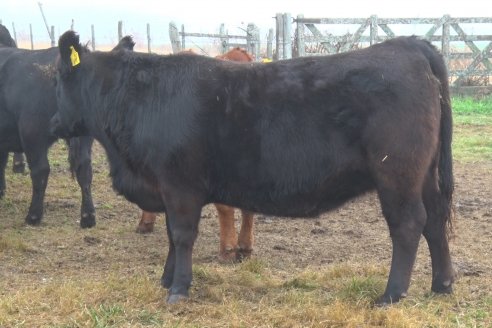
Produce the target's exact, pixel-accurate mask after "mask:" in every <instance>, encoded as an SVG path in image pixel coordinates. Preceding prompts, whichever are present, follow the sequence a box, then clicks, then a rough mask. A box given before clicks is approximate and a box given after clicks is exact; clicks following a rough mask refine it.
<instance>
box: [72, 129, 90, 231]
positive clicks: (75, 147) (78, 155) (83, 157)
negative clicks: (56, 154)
mask: <svg viewBox="0 0 492 328" xmlns="http://www.w3.org/2000/svg"><path fill="white" fill-rule="evenodd" d="M92 143H93V139H92V138H89V137H80V138H73V139H70V141H69V156H70V166H71V169H72V172H74V173H75V175H76V177H77V183H78V184H79V186H80V191H81V193H82V204H81V206H80V227H82V228H91V227H93V226H95V225H96V210H95V209H94V203H93V201H92V192H91V185H92V161H91V156H92V155H91V153H92Z"/></svg>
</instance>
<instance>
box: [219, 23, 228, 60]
mask: <svg viewBox="0 0 492 328" xmlns="http://www.w3.org/2000/svg"><path fill="white" fill-rule="evenodd" d="M219 34H220V53H221V54H222V55H223V54H225V53H226V52H227V49H228V48H229V38H228V36H227V32H226V30H225V25H224V23H222V24H220V29H219Z"/></svg>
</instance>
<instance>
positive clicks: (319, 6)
mask: <svg viewBox="0 0 492 328" xmlns="http://www.w3.org/2000/svg"><path fill="white" fill-rule="evenodd" d="M38 2H41V3H42V4H43V9H44V12H45V15H46V18H47V20H48V23H49V24H50V25H54V26H55V34H56V38H58V36H59V34H61V33H63V32H64V31H65V30H67V29H69V28H70V24H71V20H72V19H74V21H75V28H74V29H75V30H76V31H77V32H78V33H79V34H80V36H81V40H82V41H88V40H89V39H90V26H91V24H94V26H95V30H96V43H100V44H112V43H116V41H117V23H118V21H119V20H122V21H123V24H124V25H123V26H124V34H130V35H133V36H134V38H135V39H136V41H137V43H139V42H141V43H145V42H146V24H147V23H150V25H151V35H152V40H153V44H156V45H158V44H165V43H169V36H168V25H169V22H170V21H174V22H175V23H176V24H177V25H178V27H180V26H181V24H184V25H185V28H186V31H188V32H201V33H216V32H218V28H219V25H220V23H225V26H226V29H227V30H228V32H229V33H230V34H243V33H244V32H242V31H241V28H246V25H247V24H248V23H250V22H253V23H255V24H256V25H258V26H259V27H260V31H261V37H262V39H263V40H264V39H265V36H266V35H267V33H268V29H269V28H275V21H274V19H273V16H275V14H276V13H284V12H288V13H290V14H291V15H292V16H293V17H295V16H297V15H298V14H304V16H305V17H313V18H322V17H346V18H349V17H354V18H361V17H369V16H370V15H373V14H375V15H378V16H379V17H441V16H442V15H444V14H449V15H451V16H454V17H487V16H492V0H484V1H482V0H459V1H458V0H426V1H425V0H424V1H422V0H413V1H396V0H393V1H391V0H382V1H377V0H367V1H364V0H335V1H333V0H324V1H316V0H298V1H294V0H247V1H230V0H229V1H219V0H208V1H207V0H173V1H169V0H139V1H130V0H99V1H96V0H82V1H77V0H63V1H62V0H40V1H34V0H0V20H2V23H3V24H4V25H5V26H6V27H7V28H8V29H9V30H10V31H11V32H12V23H14V24H15V28H16V32H17V33H16V34H17V38H18V41H19V43H21V44H22V43H25V42H27V41H28V40H29V24H32V26H33V34H34V40H35V43H38V42H40V43H48V42H49V37H48V34H47V32H46V28H45V25H44V22H43V19H42V16H41V14H40V11H39V7H38ZM244 4H245V5H244ZM485 34H492V31H488V33H485Z"/></svg>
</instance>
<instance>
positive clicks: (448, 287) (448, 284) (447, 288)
mask: <svg viewBox="0 0 492 328" xmlns="http://www.w3.org/2000/svg"><path fill="white" fill-rule="evenodd" d="M431 290H432V291H433V292H434V293H438V294H451V293H452V292H453V281H452V280H445V281H442V282H437V281H434V282H432V287H431Z"/></svg>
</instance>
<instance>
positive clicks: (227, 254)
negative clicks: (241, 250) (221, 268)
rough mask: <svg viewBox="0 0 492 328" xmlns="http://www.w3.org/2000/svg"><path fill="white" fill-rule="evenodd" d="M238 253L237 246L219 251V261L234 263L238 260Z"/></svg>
mask: <svg viewBox="0 0 492 328" xmlns="http://www.w3.org/2000/svg"><path fill="white" fill-rule="evenodd" d="M237 258H238V254H237V249H236V248H227V249H225V250H222V251H220V252H219V255H218V259H219V263H234V262H237Z"/></svg>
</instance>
